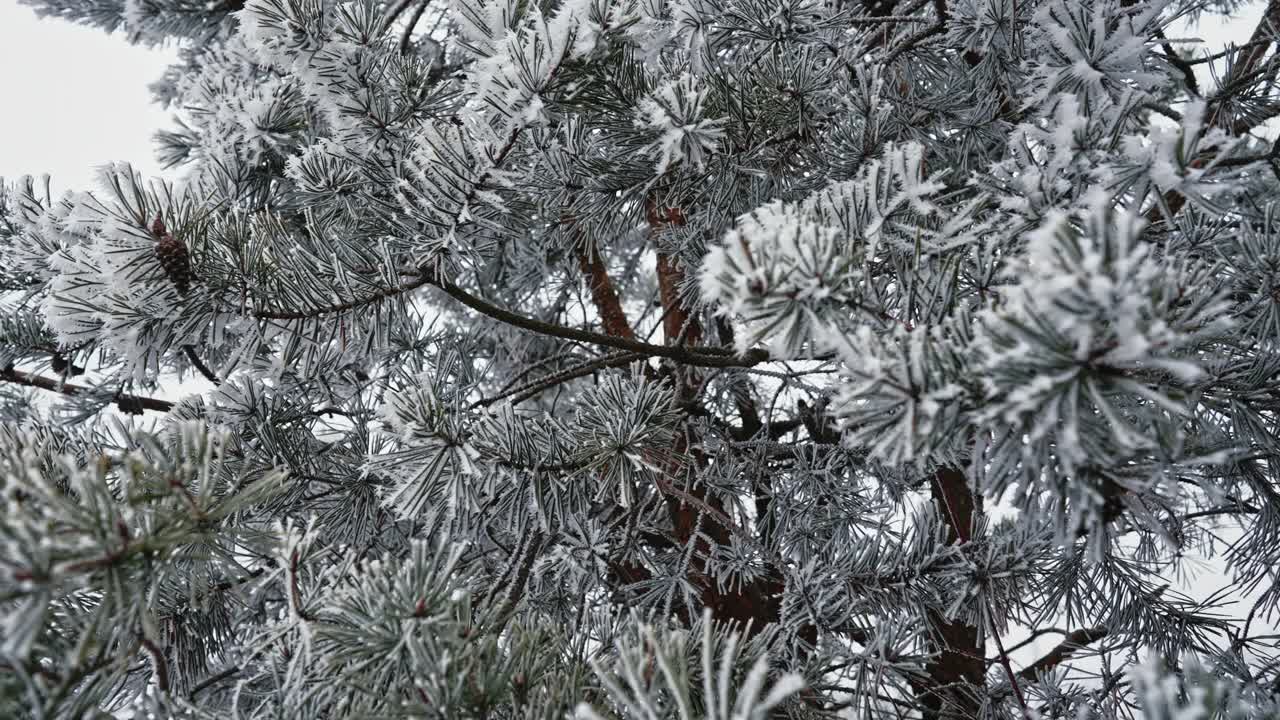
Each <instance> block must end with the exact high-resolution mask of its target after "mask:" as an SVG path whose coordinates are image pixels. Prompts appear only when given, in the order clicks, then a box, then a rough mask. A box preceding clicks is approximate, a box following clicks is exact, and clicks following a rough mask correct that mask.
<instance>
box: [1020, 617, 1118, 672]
mask: <svg viewBox="0 0 1280 720" xmlns="http://www.w3.org/2000/svg"><path fill="white" fill-rule="evenodd" d="M1106 636H1107V629H1106V628H1104V627H1094V628H1082V629H1080V630H1076V631H1075V632H1072V633H1071V634H1070V635H1068V636H1067V637H1066V639H1064V640H1063V641H1062V642H1061V643H1059V644H1058V646H1057V647H1055V648H1054V649H1052V650H1050V651H1049V652H1048V653H1047V654H1046V655H1045V656H1044V657H1042V658H1040V659H1039V660H1036V661H1035V662H1033V663H1031V664H1030V665H1028V666H1027V667H1025V668H1023V669H1022V671H1021V672H1019V673H1018V678H1020V679H1022V680H1027V681H1029V682H1037V681H1038V680H1039V676H1040V675H1043V674H1044V673H1047V672H1049V671H1050V670H1052V669H1054V668H1055V667H1057V666H1059V665H1061V664H1062V663H1064V662H1066V661H1067V660H1069V659H1071V656H1072V655H1074V654H1075V653H1076V651H1077V650H1080V649H1082V648H1084V647H1085V646H1087V645H1089V644H1090V643H1093V642H1097V641H1098V640H1101V639H1102V638H1105V637H1106Z"/></svg>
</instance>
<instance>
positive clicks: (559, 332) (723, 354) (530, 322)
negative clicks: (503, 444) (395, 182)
mask: <svg viewBox="0 0 1280 720" xmlns="http://www.w3.org/2000/svg"><path fill="white" fill-rule="evenodd" d="M435 285H436V287H438V288H440V289H441V290H443V291H444V292H445V293H446V294H447V295H449V296H450V297H452V298H453V299H455V300H457V301H458V302H460V303H462V304H463V305H466V306H467V307H469V308H471V309H472V310H475V311H476V312H479V313H481V314H483V315H487V316H489V317H491V318H493V319H495V320H499V321H501V322H504V323H506V324H508V325H512V326H514V327H518V328H522V329H524V330H529V331H530V332H536V333H540V334H542V335H551V336H553V337H558V338H563V339H565V340H576V341H578V342H584V343H590V344H593V345H603V346H605V347H612V348H617V349H619V350H629V351H631V352H635V353H640V354H642V355H646V356H649V357H662V358H668V359H670V360H674V361H676V362H678V363H683V364H685V365H693V366H696V367H753V366H755V365H758V364H760V363H763V362H767V361H768V360H769V353H768V352H767V351H765V350H759V349H757V350H751V351H748V352H747V353H745V354H744V355H741V356H735V355H734V353H733V351H732V350H727V349H724V348H715V347H706V348H698V349H697V350H691V349H689V348H685V347H682V346H679V345H653V344H650V343H646V342H641V341H638V340H629V339H627V338H619V337H613V336H611V335H603V334H601V333H595V332H590V331H588V330H579V329H577V328H571V327H566V326H564V325H556V324H555V323H549V322H544V321H542V320H537V319H535V318H531V317H527V316H524V315H520V314H517V313H514V312H512V311H510V310H507V309H505V308H501V307H498V306H496V305H493V304H491V303H489V302H487V301H485V300H482V299H481V298H479V297H476V296H475V295H472V294H470V293H468V292H467V291H466V290H463V289H462V288H460V287H458V286H457V285H454V284H453V283H451V282H448V281H440V282H437V283H435Z"/></svg>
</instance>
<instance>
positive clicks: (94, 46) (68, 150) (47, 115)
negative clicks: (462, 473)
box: [0, 0, 176, 195]
mask: <svg viewBox="0 0 1280 720" xmlns="http://www.w3.org/2000/svg"><path fill="white" fill-rule="evenodd" d="M175 59H176V53H175V52H174V51H173V50H168V51H164V50H147V49H145V48H141V47H134V46H132V45H129V44H128V43H127V42H125V40H124V38H123V37H121V36H119V35H116V36H114V37H112V36H109V35H107V34H106V33H103V32H102V31H101V30H96V29H93V28H87V27H82V26H79V25H72V24H71V23H68V22H63V21H60V20H53V19H40V18H37V17H36V14H35V13H34V12H33V11H32V10H31V8H28V7H26V6H23V5H18V4H17V2H16V0H0V97H2V98H3V100H2V101H0V177H4V178H6V179H16V178H17V177H19V176H21V175H28V174H29V175H35V176H37V177H38V176H40V175H41V174H42V173H49V174H50V175H51V176H52V183H53V190H54V193H55V195H56V194H57V193H59V192H61V191H63V190H88V189H91V188H92V187H93V177H94V168H95V167H98V166H101V165H103V164H106V163H109V162H113V161H128V162H131V163H132V164H133V165H134V167H136V168H138V169H139V170H141V171H142V172H143V174H145V175H148V176H150V175H153V174H156V173H159V172H160V167H159V165H158V164H157V163H156V161H155V153H154V150H153V147H154V146H153V144H152V141H151V136H152V135H153V134H154V133H155V131H156V130H158V129H160V128H163V127H168V126H169V125H170V122H169V113H168V112H167V111H165V110H162V109H161V108H160V106H159V105H156V104H154V103H152V102H151V92H150V91H149V90H148V89H147V86H148V85H149V84H150V83H152V82H154V81H155V80H157V79H159V77H160V76H161V74H162V73H163V72H164V69H165V67H166V66H167V65H169V63H171V62H173V61H174V60H175Z"/></svg>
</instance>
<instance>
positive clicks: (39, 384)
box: [0, 368, 173, 414]
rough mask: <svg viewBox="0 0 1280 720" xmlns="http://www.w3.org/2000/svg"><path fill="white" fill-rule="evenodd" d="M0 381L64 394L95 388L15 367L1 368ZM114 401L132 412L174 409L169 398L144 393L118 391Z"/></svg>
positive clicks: (72, 394)
mask: <svg viewBox="0 0 1280 720" xmlns="http://www.w3.org/2000/svg"><path fill="white" fill-rule="evenodd" d="M0 382H9V383H13V384H15V385H24V386H26V387H34V388H40V389H41V390H49V391H51V392H56V393H62V394H63V395H69V396H76V395H83V394H86V393H90V392H92V391H93V388H90V387H87V386H84V385H75V384H73V383H64V382H62V381H60V380H57V379H54V378H51V377H45V376H43V375H36V374H34V373H27V372H23V371H21V370H15V369H13V368H4V369H2V370H0ZM112 401H113V402H114V403H115V404H116V407H118V408H120V410H121V411H122V412H127V413H132V414H136V413H140V412H142V411H144V410H153V411H155V412H169V411H170V410H172V409H173V403H172V402H170V401H169V400H161V399H160V398H153V397H145V396H143V395H129V394H126V393H116V394H115V396H113V397H112Z"/></svg>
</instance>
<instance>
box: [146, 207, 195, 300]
mask: <svg viewBox="0 0 1280 720" xmlns="http://www.w3.org/2000/svg"><path fill="white" fill-rule="evenodd" d="M151 233H152V234H153V235H155V236H156V258H157V259H159V260H160V267H162V268H164V274H165V275H167V276H168V277H169V282H172V283H173V286H174V287H175V288H177V289H178V294H179V295H186V294H187V291H188V290H190V289H191V281H192V280H193V279H194V275H192V273H191V255H190V254H189V253H188V252H187V246H186V245H183V244H182V243H181V242H179V241H178V239H177V238H175V237H174V236H173V233H171V232H169V231H168V230H167V229H166V228H165V226H164V222H163V221H161V219H160V216H159V215H157V216H156V219H155V222H153V223H151Z"/></svg>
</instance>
